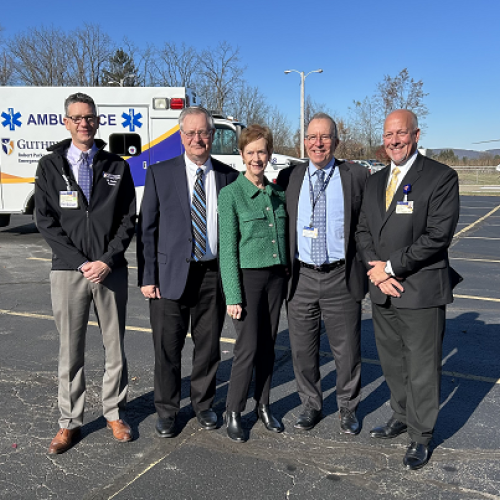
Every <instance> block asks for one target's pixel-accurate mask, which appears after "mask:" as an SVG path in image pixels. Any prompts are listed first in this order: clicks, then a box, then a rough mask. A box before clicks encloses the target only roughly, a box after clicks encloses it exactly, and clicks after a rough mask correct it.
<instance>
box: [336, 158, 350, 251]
mask: <svg viewBox="0 0 500 500" xmlns="http://www.w3.org/2000/svg"><path fill="white" fill-rule="evenodd" d="M335 166H336V167H337V168H338V169H339V172H340V181H341V183H342V191H343V194H344V252H345V253H346V255H347V244H348V243H349V237H350V232H351V207H352V200H351V194H352V187H351V186H352V178H351V170H350V168H349V166H348V165H347V163H345V162H343V163H337V160H335Z"/></svg>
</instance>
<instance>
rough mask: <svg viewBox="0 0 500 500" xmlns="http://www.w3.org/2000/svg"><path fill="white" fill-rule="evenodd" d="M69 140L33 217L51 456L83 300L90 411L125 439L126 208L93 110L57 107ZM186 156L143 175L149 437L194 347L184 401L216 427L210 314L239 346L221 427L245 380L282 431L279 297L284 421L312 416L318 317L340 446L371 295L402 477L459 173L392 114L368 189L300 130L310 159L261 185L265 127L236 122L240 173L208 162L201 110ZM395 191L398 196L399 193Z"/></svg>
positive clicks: (207, 124)
mask: <svg viewBox="0 0 500 500" xmlns="http://www.w3.org/2000/svg"><path fill="white" fill-rule="evenodd" d="M65 115H66V116H65V118H64V122H65V125H66V128H67V129H68V130H69V131H70V133H71V139H68V140H66V141H63V142H61V143H59V144H57V145H54V146H53V147H51V153H50V154H49V155H47V156H45V157H43V158H42V159H41V160H40V163H39V167H38V171H37V179H36V210H37V223H38V227H39V230H40V232H41V233H42V235H43V236H44V237H45V238H46V240H47V242H48V243H49V245H50V246H51V247H52V250H53V265H52V271H51V292H52V303H53V310H54V318H55V321H56V325H57V328H58V331H59V335H60V351H59V394H58V396H59V408H60V413H61V417H60V419H59V426H60V429H59V431H58V433H57V435H56V436H55V438H54V439H53V440H52V442H51V445H50V447H49V453H62V452H64V451H66V450H67V449H69V448H70V447H71V446H72V445H73V444H74V442H75V441H76V439H77V435H78V433H79V430H80V428H81V426H82V425H83V410H84V399H85V378H84V349H85V333H86V328H87V322H88V316H89V311H90V305H91V303H93V304H94V310H95V313H96V315H97V316H98V319H99V326H100V329H101V332H102V336H103V343H104V346H105V358H106V359H105V372H104V377H103V389H102V401H103V408H104V410H103V413H104V417H105V419H106V420H107V426H108V427H109V428H110V429H111V430H112V432H113V436H114V438H115V439H117V440H118V441H130V440H131V439H132V437H133V436H132V431H131V429H130V426H129V425H128V424H127V423H126V422H125V421H124V420H123V418H121V417H122V412H123V410H124V405H125V401H126V395H127V388H128V385H127V384H128V378H127V363H126V358H125V354H124V348H123V339H124V330H125V309H126V302H127V267H126V260H125V257H124V254H125V251H126V249H127V247H128V245H129V243H130V241H131V239H132V236H133V234H134V226H135V213H136V207H135V193H134V186H133V181H132V178H131V175H130V171H129V169H128V165H127V163H126V162H125V161H124V160H122V159H121V158H120V157H118V156H115V155H112V154H110V153H108V152H106V151H104V150H103V147H104V144H103V143H102V141H100V140H98V139H94V137H95V135H96V132H97V129H98V127H99V121H98V117H97V113H96V106H95V103H94V102H93V100H92V99H91V98H90V97H89V96H87V95H85V94H81V93H78V94H73V95H71V96H69V97H68V99H67V100H66V102H65ZM179 126H180V137H181V141H182V145H183V147H184V150H185V152H184V154H182V155H180V156H178V157H176V158H173V159H170V160H167V161H164V162H160V163H157V164H154V165H151V166H150V167H149V168H148V172H147V176H146V182H145V187H144V195H143V201H142V206H141V210H140V216H139V222H138V227H137V260H138V269H139V272H138V275H139V286H140V289H141V292H142V294H143V295H144V297H145V298H146V299H148V300H149V309H150V320H151V327H152V332H153V333H152V334H153V344H154V352H155V364H154V403H155V407H156V411H157V421H156V425H155V432H156V434H157V435H158V436H160V437H167V438H168V437H174V436H175V435H176V434H177V433H178V432H179V429H178V423H177V420H176V417H177V414H178V412H179V410H180V402H181V353H182V349H183V347H184V343H185V339H186V336H187V334H188V330H189V332H190V334H191V337H192V340H193V355H192V372H191V387H190V398H191V404H192V408H193V410H194V412H195V414H196V417H197V420H198V422H199V424H200V426H201V427H202V428H204V429H215V428H217V424H218V416H217V414H216V413H215V411H214V410H213V402H214V398H215V392H216V373H217V368H218V366H219V362H220V336H221V331H222V327H223V323H224V316H225V313H226V312H227V314H228V315H229V317H230V318H231V320H232V323H233V325H234V328H235V331H236V333H237V338H236V344H235V347H234V353H233V354H234V355H233V362H232V371H231V376H230V381H229V387H228V393H227V399H226V416H225V417H226V429H227V434H228V436H229V437H230V438H231V439H233V440H234V441H238V442H243V441H245V440H246V439H247V435H246V432H245V429H244V427H243V425H242V422H241V414H242V412H243V411H244V410H245V407H246V403H247V398H248V393H249V388H250V384H251V381H252V376H253V375H254V376H255V384H254V392H253V397H254V400H255V412H256V414H257V417H258V418H259V419H260V420H262V422H263V424H264V425H265V427H266V428H267V429H268V430H269V431H272V432H282V431H283V429H284V427H283V424H282V422H280V420H279V419H278V418H276V417H275V416H274V415H273V414H272V412H271V409H270V389H271V385H272V374H273V366H274V359H275V354H274V344H275V341H276V336H277V333H278V325H279V319H280V311H281V308H282V304H283V302H284V301H285V300H286V306H287V316H288V327H289V335H290V346H291V354H292V360H293V368H294V373H295V378H296V382H297V390H298V394H299V396H300V400H301V403H302V409H301V413H300V415H299V417H298V419H297V421H296V423H295V428H296V429H299V430H304V431H307V430H310V429H312V428H313V427H314V426H315V425H316V424H317V423H318V422H319V421H320V419H321V412H322V405H323V397H322V390H321V377H320V362H319V348H320V333H321V325H322V320H323V323H324V327H325V330H326V335H327V337H328V341H329V343H330V347H331V350H332V353H333V355H334V358H335V369H336V396H337V404H338V408H339V420H340V421H339V426H340V431H341V432H342V433H345V434H352V435H355V434H358V433H359V432H360V429H361V427H360V423H359V421H358V419H357V417H356V408H357V407H358V404H359V402H360V394H361V349H360V334H361V301H362V299H363V298H364V297H365V295H366V292H367V290H368V286H367V285H368V283H367V282H368V279H367V278H369V280H370V282H371V283H370V296H371V300H372V311H373V324H374V331H375V339H376V343H377V349H378V351H379V356H380V361H381V365H382V370H383V373H384V376H385V378H386V381H387V384H388V386H389V389H390V391H391V407H392V410H393V416H392V417H391V419H390V420H389V421H388V422H387V423H386V424H384V425H382V426H380V427H377V428H375V429H373V430H372V431H371V436H372V437H375V438H392V437H395V436H398V435H399V434H401V433H403V432H406V431H407V432H408V434H409V438H410V445H409V446H408V449H407V451H406V455H405V457H404V464H405V466H406V467H407V468H409V469H417V468H420V467H422V466H424V465H425V464H426V463H427V461H428V459H429V441H430V439H431V437H432V432H433V429H434V425H435V422H436V419H437V414H438V409H439V392H440V391H439V386H440V367H441V349H442V339H443V334H444V329H445V305H446V304H448V303H450V302H451V301H452V300H453V297H452V287H453V286H454V285H455V284H456V282H457V281H458V279H460V277H459V276H458V275H457V274H456V273H455V272H454V270H453V269H452V268H451V267H450V266H449V262H448V253H447V249H448V247H449V245H450V243H451V239H452V237H453V233H454V230H455V227H456V224H457V221H458V214H459V198H458V178H457V175H456V173H455V172H454V171H453V170H452V169H450V168H449V167H446V166H445V165H442V164H440V163H437V162H435V161H433V160H430V159H428V158H426V157H424V156H422V155H420V154H419V153H418V151H417V143H418V139H419V135H420V130H419V129H418V123H417V118H416V116H415V115H414V114H413V113H412V112H411V111H408V110H397V111H394V112H392V113H391V114H390V115H389V116H388V117H387V119H386V121H385V125H384V134H383V140H384V146H385V149H386V152H387V155H388V157H389V158H390V159H391V165H390V166H389V167H387V168H386V169H384V170H383V171H381V172H380V173H377V174H375V175H373V176H371V177H369V174H368V171H367V170H366V169H365V168H364V167H362V166H361V165H359V164H357V163H354V162H349V161H343V160H338V159H337V158H335V156H334V153H335V150H336V148H337V146H338V144H339V136H338V131H337V126H336V124H335V122H334V120H333V119H332V118H331V117H330V116H328V115H327V114H324V113H317V114H316V115H314V116H313V118H312V119H311V120H310V122H309V124H308V128H307V135H306V137H305V148H306V151H307V155H308V157H309V162H305V163H303V164H299V165H297V166H294V167H289V168H287V169H284V170H282V171H281V172H280V174H279V175H278V178H277V182H276V183H271V182H269V181H268V180H267V178H266V177H265V175H264V172H265V169H266V166H267V165H268V162H269V159H270V157H271V154H272V151H273V138H272V134H271V132H270V130H269V129H267V128H266V127H262V126H260V125H251V126H249V127H248V128H247V129H244V130H243V131H242V133H241V136H240V138H239V144H238V145H239V150H240V154H241V156H242V159H243V162H244V164H245V166H246V171H245V172H244V173H238V172H237V171H236V170H234V169H232V168H231V167H229V166H227V165H225V164H223V163H221V162H219V161H218V160H217V159H215V158H213V157H212V156H211V155H210V151H211V146H212V141H213V138H214V133H215V128H214V122H213V118H212V116H211V115H210V113H208V112H207V111H206V110H205V109H203V108H201V107H190V108H186V109H184V110H183V111H182V112H181V114H180V117H179ZM403 181H404V183H403Z"/></svg>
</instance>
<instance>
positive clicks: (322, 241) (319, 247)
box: [311, 170, 326, 266]
mask: <svg viewBox="0 0 500 500" xmlns="http://www.w3.org/2000/svg"><path fill="white" fill-rule="evenodd" d="M315 175H316V182H315V183H314V200H316V204H315V205H314V227H315V228H317V229H318V237H317V238H313V239H312V243H311V254H312V261H313V262H314V263H315V264H316V265H317V266H321V265H322V264H324V263H325V262H326V193H325V192H324V191H323V193H321V195H320V192H321V188H322V187H323V185H324V183H325V172H324V170H317V171H316V173H315ZM318 197H319V198H318Z"/></svg>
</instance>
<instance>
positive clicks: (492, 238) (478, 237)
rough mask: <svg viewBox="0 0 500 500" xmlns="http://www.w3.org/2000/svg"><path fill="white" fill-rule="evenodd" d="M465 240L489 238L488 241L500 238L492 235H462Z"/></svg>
mask: <svg viewBox="0 0 500 500" xmlns="http://www.w3.org/2000/svg"><path fill="white" fill-rule="evenodd" d="M462 239H463V240H487V241H498V240H500V238H496V237H491V236H462Z"/></svg>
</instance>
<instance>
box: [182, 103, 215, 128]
mask: <svg viewBox="0 0 500 500" xmlns="http://www.w3.org/2000/svg"><path fill="white" fill-rule="evenodd" d="M188 115H205V117H206V119H207V124H208V128H209V130H214V129H215V125H214V119H213V117H212V115H211V114H210V113H209V112H208V111H207V110H206V109H205V108H203V107H202V106H191V107H189V108H184V109H183V110H182V111H181V114H180V115H179V127H180V129H181V130H182V131H184V129H183V128H182V125H183V123H184V118H186V116H188Z"/></svg>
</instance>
